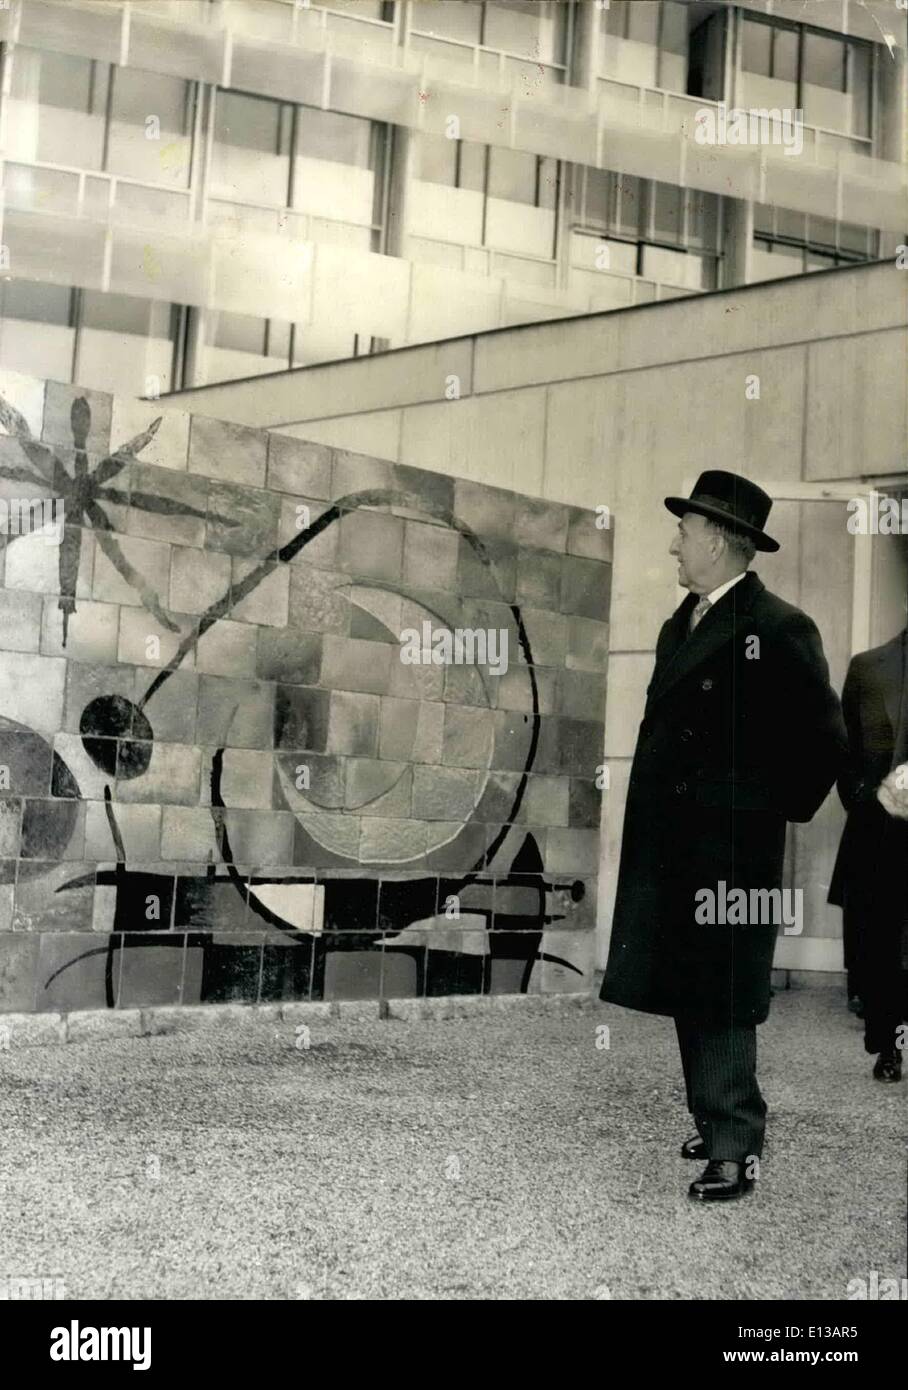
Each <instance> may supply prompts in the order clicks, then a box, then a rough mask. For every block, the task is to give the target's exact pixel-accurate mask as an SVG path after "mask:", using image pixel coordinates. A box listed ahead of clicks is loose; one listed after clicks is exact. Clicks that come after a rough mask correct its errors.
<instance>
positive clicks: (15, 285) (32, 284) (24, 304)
mask: <svg viewBox="0 0 908 1390" xmlns="http://www.w3.org/2000/svg"><path fill="white" fill-rule="evenodd" d="M71 303H72V290H71V289H69V287H68V286H64V285H45V284H40V283H39V282H38V281H36V280H7V281H6V282H5V284H4V285H3V291H2V304H3V317H4V318H9V319H28V320H30V321H31V322H32V323H56V324H58V325H59V326H60V327H62V328H66V327H68V326H69V322H70V312H71Z"/></svg>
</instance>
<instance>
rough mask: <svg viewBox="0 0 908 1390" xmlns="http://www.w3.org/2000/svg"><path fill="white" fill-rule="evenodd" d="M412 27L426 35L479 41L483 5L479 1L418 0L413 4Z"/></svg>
mask: <svg viewBox="0 0 908 1390" xmlns="http://www.w3.org/2000/svg"><path fill="white" fill-rule="evenodd" d="M412 27H413V28H414V29H419V30H421V31H422V32H423V33H426V34H440V35H442V36H443V37H444V38H448V39H461V40H463V42H464V43H479V36H480V33H481V31H482V5H481V4H479V3H477V0H454V3H451V0H417V2H416V4H414V5H413V7H412Z"/></svg>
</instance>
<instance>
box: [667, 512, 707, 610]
mask: <svg viewBox="0 0 908 1390" xmlns="http://www.w3.org/2000/svg"><path fill="white" fill-rule="evenodd" d="M668 553H669V554H670V555H674V556H675V558H676V559H677V561H678V583H679V584H680V585H681V587H682V589H690V590H691V591H692V592H693V593H695V594H708V593H709V591H710V589H711V588H713V587H714V585H713V582H712V579H713V575H714V573H715V570H714V565H715V559H714V556H713V553H712V545H711V533H710V530H709V525H708V522H707V520H706V517H705V516H700V515H699V514H698V513H697V512H685V513H684V516H683V517H682V518H681V520H680V521H679V522H678V529H677V531H676V532H675V537H674V540H673V541H672V543H671V546H670V547H669V552H668Z"/></svg>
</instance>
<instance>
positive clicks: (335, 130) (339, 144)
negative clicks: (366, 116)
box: [297, 106, 374, 169]
mask: <svg viewBox="0 0 908 1390" xmlns="http://www.w3.org/2000/svg"><path fill="white" fill-rule="evenodd" d="M298 113H299V115H298V122H299V124H298V136H297V154H301V155H306V156H308V157H309V158H310V159H324V160H330V161H331V162H332V163H334V164H349V165H352V166H353V167H354V168H357V169H370V168H372V167H373V164H374V157H373V154H372V129H373V128H372V123H371V122H370V121H366V120H362V119H361V118H360V117H359V116H342V115H340V114H339V113H338V112H337V111H319V110H317V109H316V108H315V107H312V106H301V107H299V108H298Z"/></svg>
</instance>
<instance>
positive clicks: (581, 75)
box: [568, 0, 603, 92]
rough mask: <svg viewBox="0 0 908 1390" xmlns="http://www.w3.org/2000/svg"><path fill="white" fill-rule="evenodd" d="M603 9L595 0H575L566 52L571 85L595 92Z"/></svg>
mask: <svg viewBox="0 0 908 1390" xmlns="http://www.w3.org/2000/svg"><path fill="white" fill-rule="evenodd" d="M602 14H603V11H602V9H601V7H600V6H599V5H597V4H596V3H595V0H576V2H575V4H574V15H573V39H572V43H571V52H570V53H569V54H568V75H569V78H570V82H571V86H572V87H582V88H583V89H584V91H586V92H595V90H596V78H597V77H598V76H599V42H600V40H599V35H600V32H601V24H602Z"/></svg>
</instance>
